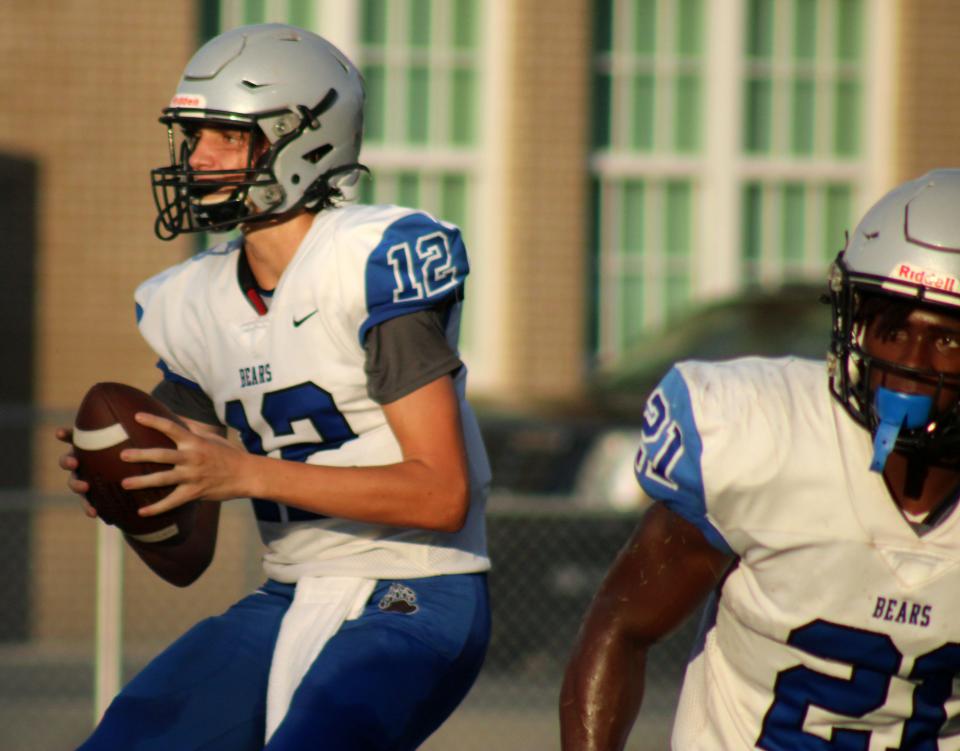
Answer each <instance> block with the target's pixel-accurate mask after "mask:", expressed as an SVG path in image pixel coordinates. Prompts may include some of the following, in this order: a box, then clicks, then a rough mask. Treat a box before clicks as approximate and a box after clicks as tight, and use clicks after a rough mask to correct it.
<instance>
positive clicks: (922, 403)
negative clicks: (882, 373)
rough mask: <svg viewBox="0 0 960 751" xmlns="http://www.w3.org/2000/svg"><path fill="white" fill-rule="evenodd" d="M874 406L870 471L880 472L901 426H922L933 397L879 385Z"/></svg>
mask: <svg viewBox="0 0 960 751" xmlns="http://www.w3.org/2000/svg"><path fill="white" fill-rule="evenodd" d="M873 408H874V412H875V413H876V415H877V417H878V418H879V420H880V424H879V425H878V426H877V432H876V435H874V437H873V461H872V462H870V470H871V471H873V472H883V467H884V465H885V464H886V463H887V457H888V456H890V452H891V451H893V446H894V444H895V443H896V442H897V436H898V435H900V431H901V430H902V429H903V428H908V429H911V430H912V429H915V428H922V427H923V426H924V425H926V424H927V420H928V419H929V418H930V410H931V409H933V399H932V398H931V397H929V396H923V395H921V394H903V393H901V392H899V391H891V390H890V389H887V388H884V387H883V386H880V387H879V388H877V392H876V394H874V397H873Z"/></svg>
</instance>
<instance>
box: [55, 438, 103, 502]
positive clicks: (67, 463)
mask: <svg viewBox="0 0 960 751" xmlns="http://www.w3.org/2000/svg"><path fill="white" fill-rule="evenodd" d="M56 436H57V440H58V441H62V442H63V443H65V444H67V445H68V446H69V447H70V449H69V450H68V451H67V452H66V453H63V454H60V459H59V461H58V464H59V465H60V469H63V470H66V471H67V472H69V473H70V477H68V478H67V487H68V488H70V490H72V491H73V492H74V493H76V494H77V495H78V496H80V500H81V501H82V502H83V511H84V513H85V514H86V515H87V516H89V517H90V518H91V519H95V518H96V517H97V510H96V509H95V508H94V507H93V506H91V505H90V504H89V503H88V502H87V499H86V498H85V497H84V496H85V495H86V494H87V492H88V491H89V490H90V485H89V484H87V483H86V482H84V481H83V480H81V479H80V478H78V477H77V466H78V462H77V457H76V456H74V453H73V430H72V429H71V428H64V427H59V428H57V431H56Z"/></svg>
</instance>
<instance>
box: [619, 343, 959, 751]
mask: <svg viewBox="0 0 960 751" xmlns="http://www.w3.org/2000/svg"><path fill="white" fill-rule="evenodd" d="M871 457H872V442H871V439H870V435H869V433H868V432H867V431H866V430H864V429H863V428H862V427H860V426H859V425H857V424H856V423H855V422H854V421H853V420H852V419H851V418H850V417H849V416H848V415H847V413H846V412H845V411H844V410H843V408H842V406H841V405H840V404H838V403H837V402H836V401H835V400H834V399H833V398H832V397H831V396H830V392H829V389H828V387H827V373H826V366H825V364H824V363H822V362H811V361H805V360H798V359H792V358H789V359H781V360H767V359H759V358H748V359H742V360H734V361H730V362H725V363H716V364H705V363H694V362H688V363H682V364H680V365H678V366H677V367H676V368H675V369H673V370H672V371H671V372H670V373H669V374H668V375H667V376H666V377H665V378H664V380H663V381H662V382H661V383H660V385H659V386H658V388H657V389H656V390H655V391H654V392H653V393H652V394H651V396H650V399H649V400H648V403H647V406H646V409H645V411H644V425H643V445H642V447H641V451H640V454H639V456H638V459H637V476H638V479H639V480H640V483H641V485H642V486H643V488H644V489H645V491H646V492H647V493H648V494H649V495H651V496H652V497H654V498H656V499H658V500H660V501H662V502H664V503H666V504H667V505H668V506H669V507H670V508H671V509H673V510H674V511H675V512H677V513H678V514H680V515H681V516H683V517H684V518H686V519H688V520H690V521H691V522H693V523H694V524H696V525H697V526H698V527H699V528H700V529H701V530H702V531H703V532H704V533H705V534H706V535H707V537H708V539H710V540H711V541H712V542H713V543H714V544H715V545H716V546H718V547H720V548H728V549H729V550H731V551H732V552H734V553H735V554H736V555H737V556H739V562H738V564H737V565H736V567H735V568H734V569H733V571H732V572H731V573H730V575H729V576H728V577H727V578H726V580H725V581H724V583H723V585H722V589H721V590H720V594H719V597H718V600H717V603H716V612H715V615H714V619H713V620H712V621H708V624H707V625H708V629H707V630H706V632H705V638H704V640H703V643H702V645H700V646H698V649H697V650H696V653H695V654H694V656H693V657H692V659H691V661H690V663H689V665H688V667H687V673H686V677H685V680H684V685H683V691H682V694H681V699H680V705H679V708H678V711H677V717H676V721H675V725H674V732H673V748H674V749H677V750H678V751H737V750H738V749H754V748H759V749H767V750H768V751H798V750H799V751H804V750H806V749H811V750H812V749H844V750H846V749H850V750H853V749H859V750H863V751H889V750H892V749H903V750H905V749H912V750H914V751H917V750H921V749H922V750H923V751H928V750H929V751H934V750H935V749H940V750H941V751H942V750H943V749H960V691H958V688H957V684H956V683H955V676H956V675H957V673H958V671H960V596H958V593H960V514H958V513H957V512H956V511H954V512H953V513H952V514H951V515H950V516H948V517H947V518H946V519H945V520H944V521H943V522H942V523H941V524H939V525H938V526H936V527H934V528H933V529H931V530H930V531H928V532H927V533H926V534H924V535H923V536H922V537H921V536H918V534H917V533H916V532H915V531H914V530H913V528H911V526H910V525H909V524H908V522H907V521H906V519H904V518H903V516H902V515H901V513H900V511H899V510H898V508H897V506H896V504H895V503H894V501H893V500H892V498H891V496H890V493H889V491H888V490H887V488H886V486H885V484H884V481H883V478H882V477H881V475H880V474H877V473H874V472H870V471H869V470H868V467H869V465H870V460H871Z"/></svg>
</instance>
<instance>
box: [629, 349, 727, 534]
mask: <svg viewBox="0 0 960 751" xmlns="http://www.w3.org/2000/svg"><path fill="white" fill-rule="evenodd" d="M641 434H642V440H641V444H640V450H639V452H638V453H637V461H636V464H635V467H634V469H635V471H636V475H637V481H638V482H639V483H640V486H641V487H642V488H643V490H644V492H645V493H646V494H647V495H649V496H650V497H651V498H653V499H654V500H657V501H660V502H662V503H665V504H666V505H667V507H668V508H669V509H670V510H671V511H673V512H674V513H676V514H677V515H678V516H682V517H683V518H684V519H686V520H687V521H689V522H690V523H692V524H694V525H695V526H696V527H697V528H698V529H699V530H700V531H701V532H702V533H703V534H704V536H705V537H706V538H707V540H708V541H709V542H710V544H711V545H713V546H714V547H716V548H718V549H720V550H723V551H726V552H730V546H729V545H727V543H726V541H725V540H724V539H723V536H722V535H721V534H720V532H718V531H717V529H716V528H715V527H714V526H713V524H712V523H711V522H710V520H709V519H708V518H707V502H706V497H705V494H704V489H703V474H702V468H701V463H700V459H701V456H702V454H703V442H702V441H701V439H700V433H699V432H698V430H697V423H696V419H695V417H694V414H693V408H692V405H691V403H690V392H689V389H688V388H687V384H686V382H685V381H684V380H683V376H682V375H681V374H680V372H679V371H678V370H677V369H676V368H674V369H673V370H671V371H670V372H669V373H668V374H667V375H666V376H665V377H664V379H663V380H662V381H661V382H660V384H659V385H658V386H657V388H656V389H655V390H654V391H653V393H652V394H651V395H650V397H649V398H648V399H647V404H646V407H645V408H644V411H643V424H642V427H641Z"/></svg>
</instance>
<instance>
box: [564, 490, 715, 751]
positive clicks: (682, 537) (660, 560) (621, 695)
mask: <svg viewBox="0 0 960 751" xmlns="http://www.w3.org/2000/svg"><path fill="white" fill-rule="evenodd" d="M731 560H732V556H730V555H729V554H727V553H723V552H721V551H719V550H717V549H715V548H713V547H712V546H711V545H710V544H709V543H708V542H707V541H706V539H705V538H704V537H703V534H702V533H701V532H700V531H699V530H698V529H697V528H696V527H694V526H693V525H692V524H690V523H689V522H687V521H684V520H683V519H681V518H680V517H678V516H677V515H675V514H674V513H672V512H671V511H669V510H668V509H667V508H666V507H665V506H663V505H661V504H656V505H654V506H653V507H652V508H651V509H650V510H649V511H648V512H647V513H646V515H645V516H644V518H643V520H642V521H641V523H640V526H639V527H638V528H637V531H636V532H635V533H634V534H633V536H632V537H631V538H630V540H629V541H628V543H627V545H626V546H625V547H624V549H623V550H622V551H621V552H620V554H619V555H618V557H617V559H616V561H615V562H614V564H613V566H612V567H611V569H610V571H609V572H608V574H607V576H606V578H605V579H604V582H603V584H602V585H601V587H600V590H599V592H598V593H597V595H596V597H595V598H594V600H593V602H592V603H591V605H590V609H589V610H588V612H587V616H586V618H585V619H584V623H583V626H582V628H581V630H580V634H579V636H578V639H577V644H576V646H575V648H574V651H573V655H572V657H571V659H570V662H569V664H568V666H567V671H566V675H565V677H564V683H563V689H562V692H561V699H560V728H561V737H562V741H563V749H564V751H601V750H603V751H612V750H614V749H620V748H623V745H624V744H625V743H626V741H627V737H628V736H629V733H630V728H631V727H632V726H633V723H634V720H635V719H636V715H637V712H638V711H639V709H640V704H641V701H642V699H643V687H644V676H643V671H644V666H645V663H646V653H647V650H648V649H649V647H650V646H651V645H653V644H654V643H656V642H657V641H659V640H660V639H661V638H663V637H664V636H666V635H667V634H669V633H670V632H671V631H672V630H673V629H674V628H676V627H677V626H678V625H679V624H680V623H681V622H683V620H684V619H685V618H686V617H687V616H689V615H690V614H691V613H692V612H693V611H694V610H696V608H697V607H698V606H699V605H700V603H701V602H702V601H703V599H704V598H705V597H706V595H707V594H708V593H709V592H710V591H711V590H712V589H713V588H714V587H715V586H716V585H717V583H718V582H719V581H720V579H721V578H722V576H723V574H724V573H725V572H726V570H727V569H728V568H729V565H730V562H731Z"/></svg>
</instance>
